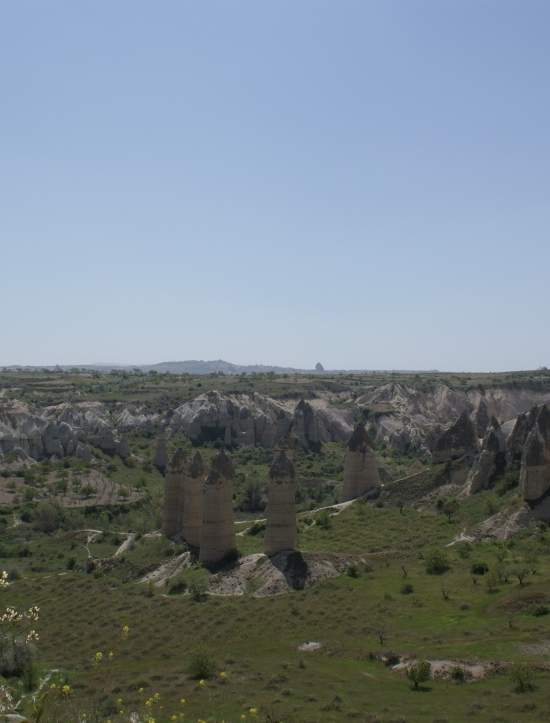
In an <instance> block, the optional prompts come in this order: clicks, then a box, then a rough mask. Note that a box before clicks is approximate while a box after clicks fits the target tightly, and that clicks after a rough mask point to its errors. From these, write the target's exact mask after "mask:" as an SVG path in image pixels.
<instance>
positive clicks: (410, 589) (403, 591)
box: [401, 582, 414, 595]
mask: <svg viewBox="0 0 550 723" xmlns="http://www.w3.org/2000/svg"><path fill="white" fill-rule="evenodd" d="M413 592H414V587H413V586H412V585H411V583H410V582H407V583H405V584H404V585H403V587H402V588H401V594H402V595H411V594H412V593H413Z"/></svg>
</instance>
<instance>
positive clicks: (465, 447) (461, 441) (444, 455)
mask: <svg viewBox="0 0 550 723" xmlns="http://www.w3.org/2000/svg"><path fill="white" fill-rule="evenodd" d="M477 451H478V441H477V432H476V429H475V426H474V423H473V422H472V420H471V419H470V416H469V415H468V413H467V412H463V413H462V414H461V415H460V417H459V418H458V419H457V421H456V422H455V423H454V424H453V425H451V426H450V427H449V428H448V429H446V430H445V431H444V432H443V434H442V435H441V436H440V437H439V439H438V440H437V442H436V444H435V447H434V450H433V460H434V462H436V463H438V462H448V461H449V460H451V459H458V458H459V457H464V456H466V457H472V458H473V457H474V456H475V455H476V453H477Z"/></svg>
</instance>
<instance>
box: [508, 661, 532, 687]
mask: <svg viewBox="0 0 550 723" xmlns="http://www.w3.org/2000/svg"><path fill="white" fill-rule="evenodd" d="M510 677H511V678H512V682H513V683H514V684H515V686H516V691H517V692H518V693H526V692H527V691H530V690H534V688H535V683H534V681H535V674H534V672H533V668H532V667H531V666H530V665H528V664H527V663H516V664H515V665H513V666H512V668H511V670H510Z"/></svg>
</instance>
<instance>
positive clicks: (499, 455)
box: [467, 417, 506, 494]
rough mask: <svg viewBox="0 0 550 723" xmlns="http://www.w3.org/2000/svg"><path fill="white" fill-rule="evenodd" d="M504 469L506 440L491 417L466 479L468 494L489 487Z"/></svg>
mask: <svg viewBox="0 0 550 723" xmlns="http://www.w3.org/2000/svg"><path fill="white" fill-rule="evenodd" d="M505 469H506V440H505V438H504V434H503V433H502V430H501V428H500V425H499V423H498V422H497V420H496V419H495V418H494V417H493V419H492V420H491V424H490V427H489V429H488V430H487V434H486V435H485V437H484V439H483V444H482V447H481V452H480V453H479V456H478V457H477V459H476V461H475V462H474V464H473V466H472V468H471V470H470V473H469V475H468V480H467V490H468V494H475V493H476V492H480V491H481V490H487V489H490V488H491V487H492V485H493V483H494V481H495V479H496V478H497V477H498V476H499V475H501V474H502V473H503V472H504V470H505Z"/></svg>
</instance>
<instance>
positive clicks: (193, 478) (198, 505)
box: [181, 452, 204, 550]
mask: <svg viewBox="0 0 550 723" xmlns="http://www.w3.org/2000/svg"><path fill="white" fill-rule="evenodd" d="M203 484H204V464H203V461H202V457H201V455H200V452H196V453H195V456H194V457H193V459H192V460H191V462H190V463H189V464H188V465H187V467H186V469H185V480H184V485H183V513H182V528H181V534H182V537H183V539H184V540H185V541H186V542H187V544H188V545H190V546H191V547H193V548H196V549H197V550H198V549H199V547H200V544H201V529H202V516H203V509H202V505H203Z"/></svg>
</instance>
